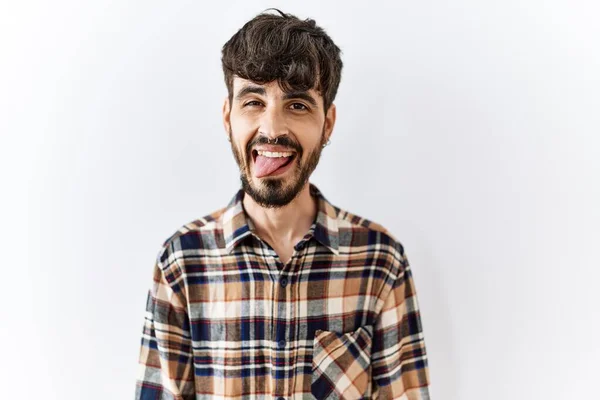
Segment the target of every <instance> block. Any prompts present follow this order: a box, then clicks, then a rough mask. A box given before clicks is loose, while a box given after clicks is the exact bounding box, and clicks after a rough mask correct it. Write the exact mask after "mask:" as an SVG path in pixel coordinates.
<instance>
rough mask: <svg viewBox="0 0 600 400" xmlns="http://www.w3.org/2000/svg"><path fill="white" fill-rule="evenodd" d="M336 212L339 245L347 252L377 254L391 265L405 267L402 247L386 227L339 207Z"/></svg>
mask: <svg viewBox="0 0 600 400" xmlns="http://www.w3.org/2000/svg"><path fill="white" fill-rule="evenodd" d="M336 210H337V221H338V230H339V236H340V245H342V246H347V248H348V250H349V251H353V250H357V251H371V252H373V253H378V254H380V255H381V256H384V257H386V258H388V259H389V261H390V264H391V265H395V266H397V267H400V268H402V267H404V266H405V265H404V263H405V252H404V246H403V244H402V242H401V241H400V240H399V239H398V238H397V237H396V236H394V234H393V233H392V232H391V231H390V230H389V229H388V228H387V227H386V226H384V225H382V224H381V223H379V222H375V221H373V220H370V219H367V218H365V217H363V216H360V215H358V214H355V213H352V212H350V211H347V210H344V209H341V208H339V207H336ZM394 272H396V273H399V272H400V271H394Z"/></svg>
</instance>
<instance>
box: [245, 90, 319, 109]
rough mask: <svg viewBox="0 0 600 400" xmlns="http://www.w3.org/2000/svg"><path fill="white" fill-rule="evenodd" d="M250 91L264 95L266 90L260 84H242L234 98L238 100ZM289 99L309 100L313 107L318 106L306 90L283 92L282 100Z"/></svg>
mask: <svg viewBox="0 0 600 400" xmlns="http://www.w3.org/2000/svg"><path fill="white" fill-rule="evenodd" d="M251 93H254V94H259V95H261V96H266V94H267V91H266V90H265V88H264V87H262V86H253V85H248V86H244V87H243V88H242V89H241V90H240V91H239V92H238V94H237V95H236V96H235V98H236V100H238V101H239V100H241V99H242V98H243V97H244V96H246V95H248V94H251ZM290 99H302V100H304V101H307V102H309V103H310V104H311V105H312V106H313V107H318V104H317V101H316V100H315V98H314V97H313V96H311V95H310V94H309V93H308V92H306V91H293V92H289V93H285V94H284V95H283V100H290Z"/></svg>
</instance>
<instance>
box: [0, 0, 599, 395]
mask: <svg viewBox="0 0 600 400" xmlns="http://www.w3.org/2000/svg"><path fill="white" fill-rule="evenodd" d="M272 6H277V7H280V8H281V9H282V10H284V11H286V12H291V13H294V14H296V15H298V16H299V17H301V18H307V17H311V18H314V19H315V20H316V21H317V23H318V24H319V25H321V26H322V27H323V28H325V29H326V30H327V32H328V33H329V34H330V35H331V37H332V38H333V39H334V41H336V43H337V44H338V45H339V46H340V47H341V49H342V51H343V55H342V57H343V62H344V64H345V67H344V71H343V77H342V82H341V85H340V88H339V92H338V97H337V99H336V101H335V103H336V105H337V110H338V120H337V124H336V126H335V129H334V133H333V136H332V140H331V145H330V146H328V147H327V148H326V149H325V150H324V152H323V157H322V160H321V163H320V164H319V167H318V168H317V171H316V172H315V173H314V175H313V176H312V179H311V181H312V182H314V183H315V184H316V185H317V186H318V187H319V188H320V189H321V190H322V191H323V193H324V194H325V196H326V197H327V198H328V199H329V200H330V201H331V202H332V203H334V204H336V205H338V206H340V207H342V208H344V209H347V210H349V211H351V212H354V213H356V214H359V215H361V216H363V217H366V218H368V219H371V220H373V221H376V222H378V223H381V224H382V225H384V226H385V227H386V228H388V229H389V230H390V231H391V232H392V233H393V234H394V235H395V236H396V237H397V238H398V239H399V240H400V241H401V242H402V244H403V245H404V247H405V249H406V252H407V256H408V258H409V260H410V262H411V265H412V268H413V273H414V278H415V282H416V286H417V291H418V297H419V302H420V305H421V310H422V319H423V328H424V333H425V340H426V344H427V350H428V354H429V364H430V371H431V379H432V388H431V393H432V398H433V399H436V400H438V399H446V400H478V399H491V400H495V399H498V400H499V399H589V398H596V397H595V396H597V395H598V393H599V392H600V386H599V383H598V374H599V373H600V367H599V360H600V344H599V340H598V339H599V338H600V321H599V315H600V312H599V310H598V307H599V306H600V294H599V292H600V290H599V289H598V288H599V282H600V281H599V280H600V273H599V267H600V262H599V257H598V249H599V248H600V246H599V240H600V234H599V233H600V229H599V226H600V211H599V204H600V187H599V186H600V185H599V181H600V178H599V177H600V161H599V156H600V149H599V147H600V146H599V144H600V141H599V139H598V134H599V133H600V113H599V106H600V101H599V100H600V98H599V93H600V72H599V71H600V51H599V49H600V45H599V39H600V29H599V25H598V23H597V18H598V15H600V6H599V5H598V2H595V1H571V2H569V1H522V0H521V1H517V0H508V1H503V2H491V1H486V2H482V1H474V0H473V1H465V0H462V1H461V0H458V1H452V2H445V1H437V2H436V1H421V2H408V1H387V2H378V1H370V2H368V3H365V2H341V1H339V2H324V1H305V2H281V1H280V2H275V1H271V2H266V1H257V2H240V1H222V2H212V3H206V2H199V1H196V2H193V1H188V2H181V1H175V2H148V1H126V2H116V1H115V2H109V1H96V2H76V1H70V2H67V1H55V2H41V1H40V2H27V1H24V2H22V1H19V2H8V1H5V2H2V5H1V6H0V46H1V47H0V50H1V53H0V102H1V103H0V112H1V113H2V114H1V116H0V133H1V142H0V167H1V170H2V172H1V173H2V197H1V200H0V201H1V207H0V209H1V211H0V212H1V218H2V220H1V221H2V224H1V225H2V228H1V231H2V237H1V238H0V239H1V243H2V248H1V250H2V254H3V257H2V259H3V265H2V268H3V269H2V271H3V274H2V276H3V282H2V283H3V284H2V290H1V291H0V293H1V294H0V296H1V304H2V319H1V320H2V327H1V328H0V332H1V335H2V336H1V340H2V345H3V351H2V355H3V357H2V358H3V359H2V363H1V366H0V368H1V369H2V370H1V371H0V372H1V373H0V381H1V386H2V389H1V393H2V394H1V395H0V397H2V398H25V399H34V398H35V399H37V398H44V399H82V398H85V399H89V400H100V399H102V400H104V399H127V398H132V397H133V393H134V388H135V379H136V376H137V371H138V365H137V361H138V353H139V348H140V347H139V346H140V340H141V333H142V327H143V320H144V310H145V301H146V292H147V290H148V288H149V286H150V284H151V281H152V266H153V262H154V257H155V256H156V254H157V252H158V250H159V248H160V245H161V244H162V241H163V240H165V239H166V238H167V237H168V236H170V235H171V234H172V233H174V231H175V230H176V229H177V228H178V227H180V226H181V225H183V224H184V223H187V222H189V221H191V220H193V219H195V218H198V217H201V216H203V215H206V214H208V213H209V212H212V211H214V210H216V209H217V208H220V207H222V206H224V205H225V204H226V203H227V202H228V201H229V199H230V198H231V197H232V196H233V194H234V193H235V191H236V190H237V188H238V187H239V174H238V171H237V166H236V164H235V162H234V159H233V156H232V155H231V151H230V148H229V144H228V142H227V140H226V135H225V131H224V129H223V126H222V123H221V106H222V101H223V98H224V97H225V96H226V89H225V85H224V83H223V77H222V71H221V66H220V49H221V46H222V45H223V44H224V43H225V41H227V40H228V39H229V37H231V35H233V34H234V33H235V31H236V30H237V29H239V28H240V27H241V26H242V25H243V24H244V23H245V22H246V21H247V20H249V19H250V18H252V17H253V16H254V15H256V14H257V13H259V12H260V11H262V10H264V9H266V8H267V7H272Z"/></svg>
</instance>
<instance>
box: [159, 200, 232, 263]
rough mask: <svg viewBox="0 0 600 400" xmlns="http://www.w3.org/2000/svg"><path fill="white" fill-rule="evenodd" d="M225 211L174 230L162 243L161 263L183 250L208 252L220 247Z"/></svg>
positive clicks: (211, 214) (218, 211)
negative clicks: (205, 250) (204, 250)
mask: <svg viewBox="0 0 600 400" xmlns="http://www.w3.org/2000/svg"><path fill="white" fill-rule="evenodd" d="M226 210H227V207H223V208H220V209H218V210H215V211H213V212H211V213H209V214H206V215H205V216H203V217H200V218H196V219H194V220H191V221H189V222H187V223H185V224H183V225H181V226H180V227H178V228H177V229H176V230H174V231H173V232H172V233H171V234H170V235H168V236H167V237H166V238H165V239H163V241H162V246H161V249H160V251H159V257H160V259H161V261H162V262H163V263H164V262H165V261H167V260H168V259H172V256H173V254H174V253H182V252H184V251H185V250H192V249H193V250H203V249H207V250H208V249H212V248H215V247H218V246H219V245H222V242H223V226H222V216H223V214H224V213H225V211H226ZM175 255H177V254H175ZM179 255H181V254H179Z"/></svg>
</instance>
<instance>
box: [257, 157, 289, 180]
mask: <svg viewBox="0 0 600 400" xmlns="http://www.w3.org/2000/svg"><path fill="white" fill-rule="evenodd" d="M289 160H290V157H265V156H261V155H257V156H256V161H254V173H255V174H256V177H257V178H262V177H263V176H267V175H270V174H272V173H273V172H275V171H276V170H277V169H279V167H281V166H282V165H283V164H285V163H286V162H288V161H289Z"/></svg>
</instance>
